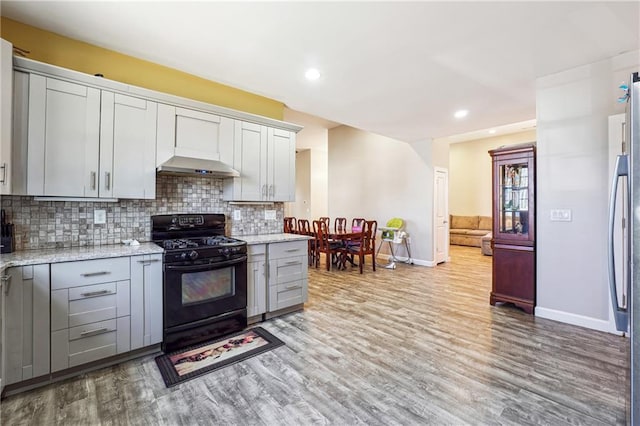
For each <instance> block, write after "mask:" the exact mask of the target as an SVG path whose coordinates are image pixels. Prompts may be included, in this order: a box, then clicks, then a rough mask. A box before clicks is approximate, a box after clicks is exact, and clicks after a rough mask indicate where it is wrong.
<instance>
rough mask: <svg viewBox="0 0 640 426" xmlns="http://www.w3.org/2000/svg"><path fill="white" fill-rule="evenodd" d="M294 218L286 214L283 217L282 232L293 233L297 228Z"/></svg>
mask: <svg viewBox="0 0 640 426" xmlns="http://www.w3.org/2000/svg"><path fill="white" fill-rule="evenodd" d="M296 222H297V221H296V218H295V217H293V216H288V217H285V218H284V232H285V233H288V234H295V233H296V230H297V229H298V225H297V223H296Z"/></svg>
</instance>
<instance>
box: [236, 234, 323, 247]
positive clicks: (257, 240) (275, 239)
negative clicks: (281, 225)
mask: <svg viewBox="0 0 640 426" xmlns="http://www.w3.org/2000/svg"><path fill="white" fill-rule="evenodd" d="M232 237H233V238H237V239H239V240H242V241H246V242H247V244H249V245H252V244H269V243H282V242H285V241H304V240H310V239H311V237H310V236H308V235H300V234H284V233H283V234H265V235H232Z"/></svg>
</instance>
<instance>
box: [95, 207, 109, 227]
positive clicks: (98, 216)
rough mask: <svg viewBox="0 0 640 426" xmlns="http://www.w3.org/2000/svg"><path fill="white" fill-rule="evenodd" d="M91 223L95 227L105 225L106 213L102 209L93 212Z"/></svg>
mask: <svg viewBox="0 0 640 426" xmlns="http://www.w3.org/2000/svg"><path fill="white" fill-rule="evenodd" d="M93 223H94V224H95V225H103V224H105V223H107V211H106V210H104V209H97V210H94V211H93Z"/></svg>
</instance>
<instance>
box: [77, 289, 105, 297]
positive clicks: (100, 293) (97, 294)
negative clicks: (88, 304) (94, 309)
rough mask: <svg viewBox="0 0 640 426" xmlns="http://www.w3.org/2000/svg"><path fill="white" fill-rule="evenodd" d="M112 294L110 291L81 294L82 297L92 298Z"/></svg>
mask: <svg viewBox="0 0 640 426" xmlns="http://www.w3.org/2000/svg"><path fill="white" fill-rule="evenodd" d="M109 293H111V291H110V290H97V291H88V292H86V293H80V296H84V297H91V296H100V295H103V294H109Z"/></svg>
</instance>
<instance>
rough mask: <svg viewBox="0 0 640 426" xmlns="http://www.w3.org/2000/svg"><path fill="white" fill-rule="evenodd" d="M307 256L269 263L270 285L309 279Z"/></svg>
mask: <svg viewBox="0 0 640 426" xmlns="http://www.w3.org/2000/svg"><path fill="white" fill-rule="evenodd" d="M308 267H309V265H308V263H307V256H306V254H305V256H296V257H287V258H284V259H276V260H272V261H270V262H269V285H270V286H273V285H276V284H281V283H285V282H291V281H298V280H302V279H304V278H306V277H307V268H308Z"/></svg>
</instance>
